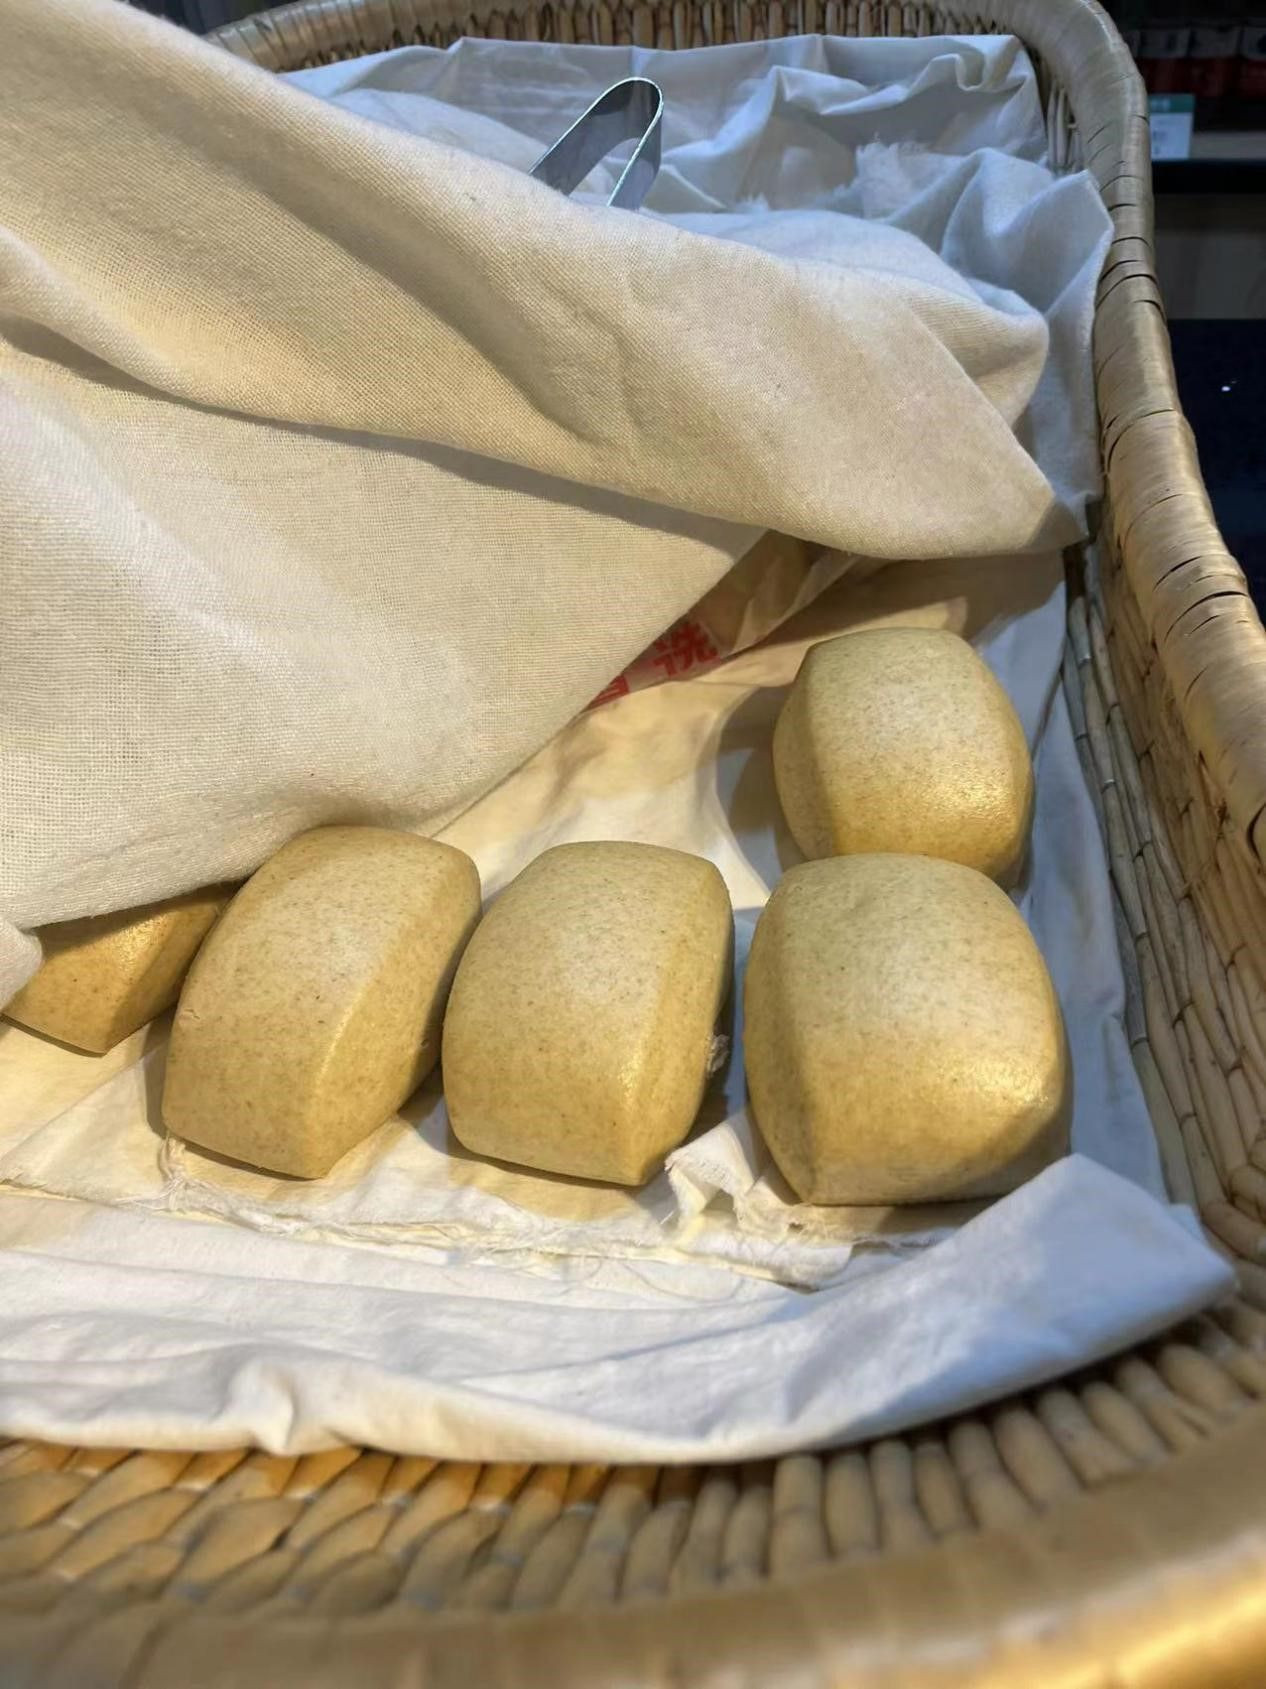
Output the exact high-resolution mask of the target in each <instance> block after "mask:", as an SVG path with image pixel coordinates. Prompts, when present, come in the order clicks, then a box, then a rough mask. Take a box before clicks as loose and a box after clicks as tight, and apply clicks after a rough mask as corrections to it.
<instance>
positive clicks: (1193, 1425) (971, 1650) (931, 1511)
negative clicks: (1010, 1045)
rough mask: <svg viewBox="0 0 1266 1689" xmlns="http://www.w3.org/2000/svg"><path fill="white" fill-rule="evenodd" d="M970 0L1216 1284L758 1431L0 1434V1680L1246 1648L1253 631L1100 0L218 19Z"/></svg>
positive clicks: (612, 35) (1155, 1038)
mask: <svg viewBox="0 0 1266 1689" xmlns="http://www.w3.org/2000/svg"><path fill="white" fill-rule="evenodd" d="M993 30H1005V31H1010V32H1013V33H1015V34H1017V35H1018V36H1019V37H1020V38H1021V39H1022V40H1023V41H1024V42H1025V43H1026V44H1027V45H1028V46H1029V48H1030V49H1031V50H1032V51H1033V53H1034V54H1035V56H1036V57H1037V59H1038V61H1039V66H1040V76H1041V79H1042V87H1043V91H1044V95H1045V97H1046V102H1047V114H1048V125H1049V135H1050V150H1051V157H1052V160H1053V162H1054V163H1055V165H1056V166H1057V167H1060V168H1080V167H1082V166H1084V167H1085V168H1087V169H1089V170H1090V171H1091V172H1092V173H1093V174H1094V176H1095V178H1096V180H1097V181H1098V183H1099V185H1100V188H1101V190H1102V193H1103V197H1104V201H1105V203H1106V205H1107V206H1108V208H1109V210H1110V212H1111V214H1112V218H1113V221H1114V224H1115V228H1116V238H1115V240H1114V242H1113V245H1112V248H1111V251H1110V253H1109V256H1108V259H1107V262H1106V266H1105V269H1104V273H1103V277H1102V281H1101V283H1100V288H1099V296H1098V308H1097V315H1096V323H1095V336H1094V363H1095V374H1096V380H1097V390H1098V399H1099V411H1100V423H1101V435H1102V448H1103V459H1104V464H1105V469H1106V496H1105V502H1104V506H1103V513H1102V522H1101V528H1100V533H1099V536H1098V538H1099V545H1098V562H1097V564H1096V565H1095V567H1094V568H1093V569H1083V568H1082V565H1081V562H1080V560H1079V559H1071V560H1070V588H1071V590H1070V597H1069V604H1070V613H1069V625H1068V641H1067V649H1066V661H1065V669H1064V685H1065V688H1066V692H1067V696H1068V700H1069V704H1070V707H1071V710H1072V715H1073V722H1074V727H1075V731H1076V735H1077V742H1078V745H1079V748H1080V751H1081V755H1082V760H1083V764H1084V767H1085V771H1086V776H1087V779H1088V782H1089V784H1090V788H1091V791H1092V793H1093V794H1094V796H1095V799H1096V804H1097V808H1098V813H1099V819H1100V823H1101V826H1102V829H1103V834H1104V838H1105V841H1106V844H1107V847H1108V853H1109V858H1110V862H1111V868H1112V874H1113V881H1114V885H1115V890H1116V905H1117V914H1118V925H1119V936H1120V943H1121V952H1122V957H1123V960H1124V964H1125V971H1126V978H1127V995H1128V1005H1127V1021H1128V1032H1129V1037H1130V1042H1131V1046H1132V1049H1133V1052H1134V1060H1135V1063H1136V1065H1137V1068H1138V1073H1139V1077H1140V1080H1141V1082H1142V1086H1143V1090H1144V1092H1145V1094H1146V1096H1147V1099H1148V1103H1149V1105H1150V1108H1151V1112H1152V1118H1153V1121H1154V1123H1155V1127H1156V1132H1157V1137H1158V1140H1159V1143H1160V1147H1161V1151H1162V1156H1163V1161H1164V1166H1165V1172H1166V1176H1167V1179H1168V1182H1169V1187H1170V1191H1171V1194H1172V1195H1173V1197H1174V1198H1175V1199H1176V1200H1180V1201H1185V1202H1189V1203H1191V1204H1192V1205H1193V1206H1194V1207H1195V1208H1196V1209H1197V1210H1198V1212H1199V1213H1200V1215H1201V1216H1202V1218H1203V1221H1204V1223H1205V1226H1206V1228H1207V1229H1208V1232H1209V1234H1210V1236H1211V1237H1212V1239H1213V1240H1214V1241H1215V1242H1216V1243H1217V1244H1218V1246H1219V1247H1221V1248H1223V1249H1224V1250H1225V1251H1226V1252H1227V1253H1228V1254H1229V1255H1231V1256H1232V1257H1233V1258H1234V1259H1235V1260H1236V1262H1237V1264H1238V1267H1239V1273H1240V1287H1241V1288H1240V1294H1239V1296H1238V1297H1237V1298H1236V1299H1235V1300H1234V1301H1233V1302H1232V1303H1231V1304H1230V1305H1228V1306H1227V1307H1225V1308H1222V1309H1219V1310H1217V1311H1216V1312H1215V1313H1214V1314H1212V1315H1210V1316H1207V1317H1204V1318H1201V1319H1199V1320H1197V1321H1195V1322H1194V1323H1190V1324H1188V1325H1187V1326H1185V1327H1183V1328H1181V1329H1179V1330H1176V1331H1174V1332H1172V1333H1170V1334H1169V1335H1168V1336H1167V1337H1165V1338H1164V1339H1163V1340H1160V1341H1157V1342H1155V1343H1151V1344H1148V1345H1146V1346H1145V1347H1143V1348H1141V1349H1139V1350H1137V1351H1136V1352H1134V1353H1132V1354H1129V1355H1126V1356H1124V1357H1122V1358H1120V1359H1118V1360H1117V1361H1116V1362H1114V1363H1111V1364H1109V1365H1105V1366H1101V1367H1099V1368H1096V1369H1094V1370H1093V1371H1091V1372H1088V1373H1086V1374H1082V1375H1078V1376H1075V1377H1070V1378H1067V1379H1065V1380H1062V1381H1061V1382H1059V1383H1058V1384H1056V1385H1054V1386H1052V1387H1049V1388H1046V1389H1042V1390H1038V1391H1036V1392H1032V1393H1030V1394H1028V1395H1026V1396H1024V1397H1020V1398H1015V1399H1012V1400H1009V1401H1005V1402H1002V1403H1000V1404H997V1405H995V1406H993V1407H991V1408H989V1409H988V1410H987V1411H982V1412H980V1413H978V1414H977V1415H975V1416H972V1417H969V1418H960V1419H958V1420H955V1421H953V1422H950V1423H944V1424H938V1425H933V1426H930V1427H928V1428H926V1429H924V1430H921V1431H919V1432H917V1433H914V1434H912V1435H910V1436H908V1437H901V1438H889V1439H886V1440H884V1441H882V1442H878V1443H874V1444H872V1445H870V1446H868V1447H862V1448H855V1449H848V1450H843V1451H835V1452H832V1451H828V1452H825V1453H822V1454H816V1455H802V1456H796V1457H793V1458H788V1459H784V1460H780V1461H777V1462H772V1463H761V1464H757V1465H752V1466H744V1467H726V1466H717V1467H691V1468H663V1469H655V1468H650V1467H618V1468H598V1467H593V1466H586V1465H577V1466H571V1467H566V1466H539V1467H526V1466H513V1465H489V1466H479V1465H473V1464H462V1463H453V1462H438V1461H430V1460H423V1459H417V1458H393V1457H391V1456H390V1455H387V1454H382V1453H379V1452H376V1451H373V1450H363V1449H351V1448H348V1449H342V1450H337V1451H334V1452H331V1453H328V1454H322V1455H315V1456H308V1457H306V1458H303V1459H297V1460H296V1459H285V1458H279V1457H275V1456H267V1455H264V1454H262V1453H260V1452H259V1451H254V1452H251V1451H247V1450H231V1451H224V1452H216V1453H203V1454H196V1455H194V1454H179V1453H153V1452H144V1451H129V1450H124V1449H115V1450H101V1449H68V1448H58V1447H52V1446H48V1445H33V1444H28V1443H10V1444H7V1445H0V1682H3V1683H4V1684H6V1685H8V1684H11V1683H18V1682H21V1683H27V1682H40V1683H64V1684H67V1685H84V1684H93V1685H96V1684H123V1683H126V1684H128V1685H129V1686H134V1689H154V1686H156V1685H159V1684H179V1685H182V1686H194V1685H197V1684H202V1683H228V1682H232V1683H234V1684H239V1683H240V1684H248V1683H252V1684H253V1683H261V1684H281V1683H291V1682H295V1683H303V1684H305V1685H320V1684H342V1683H346V1682H349V1681H353V1680H355V1681H356V1682H358V1683H360V1684H364V1685H366V1686H371V1685H375V1684H379V1683H381V1684H393V1685H394V1684H400V1685H404V1684H417V1685H422V1684H426V1685H447V1684H449V1683H454V1684H457V1683H460V1684H461V1685H462V1686H463V1689H469V1686H471V1685H477V1686H480V1689H482V1686H483V1685H493V1684H497V1685H503V1684H504V1685H506V1686H507V1689H508V1686H510V1685H524V1686H533V1689H534V1686H536V1685H542V1684H549V1685H550V1686H551V1689H564V1686H565V1685H573V1684H575V1685H581V1684H583V1685H586V1686H588V1685H596V1684H607V1683H612V1684H614V1683H617V1682H618V1683H619V1684H621V1685H655V1686H661V1685H662V1686H663V1689H667V1686H668V1685H670V1684H673V1685H692V1686H693V1685H706V1684H716V1685H721V1684H724V1685H726V1686H739V1685H744V1684H753V1685H755V1684H761V1685H765V1684H776V1685H779V1686H782V1685H786V1686H788V1689H790V1686H792V1685H796V1686H806V1689H807V1686H816V1685H827V1684H832V1685H858V1686H860V1685H866V1686H879V1685H883V1686H885V1689H890V1686H892V1685H898V1684H907V1683H908V1684H914V1685H925V1684H935V1685H938V1686H949V1685H958V1684H969V1683H970V1684H989V1685H1013V1684H1019V1683H1021V1682H1023V1683H1027V1684H1032V1683H1039V1684H1060V1685H1064V1684H1069V1685H1071V1684H1073V1683H1075V1684H1077V1685H1078V1686H1079V1689H1091V1686H1094V1685H1102V1686H1105V1689H1106V1686H1108V1685H1113V1686H1120V1685H1126V1684H1129V1685H1134V1686H1137V1689H1144V1686H1160V1685H1166V1686H1174V1685H1190V1686H1192V1689H1216V1686H1218V1685H1228V1686H1230V1685H1234V1686H1237V1689H1260V1686H1262V1685H1266V1312H1263V1311H1262V1310H1263V1309H1266V1129H1264V1127H1263V1121H1264V1120H1266V986H1264V983H1263V982H1264V981H1266V897H1264V895H1263V888H1264V883H1266V882H1264V881H1263V875H1262V862H1261V851H1262V847H1263V844H1264V843H1266V823H1263V821H1262V816H1263V810H1264V808H1266V733H1263V731H1262V730H1261V724H1262V722H1263V717H1264V714H1266V712H1264V709H1263V706H1264V705H1266V635H1264V634H1263V631H1262V627H1261V625H1260V623H1259V621H1258V618H1257V615H1256V613H1255V611H1254V609H1253V605H1252V602H1251V600H1250V598H1249V596H1248V594H1247V590H1246V587H1245V582H1244V578H1243V576H1242V574H1241V572H1240V570H1239V569H1238V567H1237V566H1236V564H1235V562H1234V561H1233V560H1232V558H1231V557H1230V556H1229V555H1228V554H1227V552H1226V550H1225V548H1224V546H1223V544H1222V541H1221V539H1220V536H1219V534H1218V531H1217V527H1216V525H1215V523H1214V521H1213V517H1212V514H1211V512H1210V508H1209V504H1208V500H1207V497H1206V494H1205V491H1204V487H1203V485H1202V483H1201V479H1200V472H1199V467H1198V463H1197V458H1196V451H1195V445H1194V441H1193V439H1192V435H1191V432H1190V430H1189V429H1188V427H1187V424H1186V422H1185V421H1184V419H1183V417H1182V414H1181V411H1180V409H1179V406H1178V401H1177V398H1176V395H1175V389H1174V379H1173V370H1172V366H1171V362H1170V356H1169V345H1168V337H1167V333H1166V327H1165V319H1164V315H1163V310H1162V305H1161V299H1160V294H1159V291H1158V288H1157V284H1156V277H1155V269H1154V262H1153V247H1152V203H1151V187H1150V165H1149V154H1148V127H1147V115H1146V109H1147V108H1146V101H1145V97H1144V94H1143V90H1142V86H1141V84H1140V82H1139V79H1138V76H1137V74H1136V72H1135V70H1134V67H1133V64H1132V62H1131V60H1130V58H1129V55H1128V53H1127V51H1126V49H1125V47H1124V45H1123V44H1122V42H1121V40H1120V39H1119V37H1118V36H1117V35H1116V34H1115V32H1114V30H1113V28H1112V25H1111V24H1110V23H1109V21H1108V20H1107V18H1106V17H1105V15H1104V14H1103V13H1102V12H1101V11H1100V10H1099V8H1098V7H1097V6H1096V5H1095V4H1093V0H977V3H976V4H973V5H970V6H968V7H966V8H965V9H961V10H960V9H958V8H956V7H953V6H950V7H940V6H937V7H931V6H923V5H894V4H878V3H870V4H868V3H866V0H860V3H859V0H659V3H657V4H640V3H638V4H632V5H629V4H615V5H612V4H608V3H607V0H597V3H594V4H579V5H575V4H567V3H562V4H550V5H540V6H538V5H532V4H526V5H520V6H517V7H516V8H515V9H508V8H507V9H505V10H494V11H488V12H486V13H485V12H481V13H480V14H479V15H477V16H476V15H473V14H471V13H469V12H468V11H467V10H466V9H465V8H464V7H462V6H459V5H453V4H447V5H446V4H445V3H444V0H436V3H429V0H307V3H300V4H297V5H290V6H286V7H283V8H282V9H280V10H279V11H275V12H272V13H268V14H265V15H263V16H260V17H257V18H254V19H251V20H248V21H246V22H243V23H240V24H237V25H233V26H230V27H228V28H225V29H223V30H221V31H220V32H219V35H218V40H219V42H220V44H221V45H222V46H223V47H224V48H226V49H227V50H228V51H231V52H234V53H237V54H240V55H241V56H243V57H245V58H248V59H253V60H254V61H255V62H257V63H258V64H261V65H263V66H265V67H266V68H268V69H271V70H274V71H278V70H287V69H295V68H298V67H299V66H302V65H311V64H316V63H326V62H331V61H334V60H338V59H344V58H349V57H353V56H355V55H358V54H361V53H366V52H373V51H378V50H381V49H384V48H388V47H393V46H401V45H407V44H409V43H414V42H422V43H426V44H429V45H432V46H439V47H443V46H446V45H448V44H449V43H451V42H452V41H454V40H456V39H457V38H458V37H459V36H460V35H463V34H466V35H486V36H497V37H508V38H510V39H523V40H558V41H575V42H596V43H605V44H609V45H621V44H629V43H635V44H637V45H639V46H647V47H666V48H667V47H692V46H700V45H706V44H710V43H718V42H726V41H744V40H755V39H761V38H764V37H768V36H780V35H787V34H799V33H802V32H814V31H821V32H824V33H835V34H849V35H864V34H906V35H910V34H928V33H942V32H963V31H971V32H981V31H993Z"/></svg>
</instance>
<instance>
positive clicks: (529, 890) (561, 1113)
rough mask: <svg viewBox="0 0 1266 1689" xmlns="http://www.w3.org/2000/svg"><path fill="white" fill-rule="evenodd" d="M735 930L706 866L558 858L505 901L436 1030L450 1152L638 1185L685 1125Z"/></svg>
mask: <svg viewBox="0 0 1266 1689" xmlns="http://www.w3.org/2000/svg"><path fill="white" fill-rule="evenodd" d="M732 942H733V920H732V915H731V910H730V898H729V893H728V891H727V890H726V887H725V882H724V880H723V879H722V878H721V876H720V874H719V873H718V872H717V870H716V869H715V868H714V867H713V866H712V864H711V863H710V862H706V861H704V859H703V858H702V857H699V856H691V855H688V854H687V853H686V852H684V851H680V850H666V849H663V848H661V847H660V846H658V845H647V844H620V843H607V842H601V843H593V844H567V845H558V846H556V847H555V848H554V849H552V850H547V851H545V852H544V854H543V855H541V856H538V857H537V858H536V860H535V861H534V862H532V863H530V864H529V866H528V867H527V868H525V869H524V870H523V872H522V873H521V874H520V875H519V876H518V878H517V879H516V880H514V881H513V883H512V884H511V885H509V886H508V887H507V888H506V890H505V891H503V892H502V893H501V895H500V897H498V898H497V900H496V902H495V903H494V904H493V905H492V907H491V909H490V910H489V911H488V914H487V916H486V917H485V919H484V921H483V924H482V925H481V926H480V928H479V931H478V932H477V933H476V934H475V936H474V938H473V939H472V941H471V944H470V947H469V949H468V950H467V951H466V954H465V956H464V957H463V958H462V964H461V967H460V968H459V969H458V972H457V979H456V980H455V982H454V984H453V995H452V998H451V1000H450V1002H449V1007H448V1015H447V1017H446V1019H445V1022H444V1092H445V1097H446V1100H447V1103H448V1112H449V1119H450V1121H451V1122H452V1127H453V1131H454V1133H455V1135H456V1137H457V1138H458V1140H459V1142H461V1143H462V1144H464V1145H465V1146H466V1148H467V1149H469V1150H473V1151H474V1152H475V1153H476V1154H477V1155H487V1156H492V1157H494V1158H496V1159H497V1160H499V1161H510V1162H516V1163H518V1164H520V1165H522V1166H525V1167H535V1168H539V1169H542V1170H544V1171H546V1172H550V1173H568V1174H571V1175H573V1176H574V1177H577V1178H583V1179H601V1180H606V1181H609V1182H611V1183H615V1184H622V1185H639V1184H643V1183H645V1181H646V1180H647V1179H649V1178H650V1177H651V1176H652V1175H653V1174H654V1173H656V1172H658V1170H659V1168H660V1165H661V1164H662V1162H663V1159H664V1157H665V1156H666V1155H667V1154H668V1152H669V1151H670V1150H672V1149H675V1148H676V1146H677V1145H678V1144H679V1143H680V1142H681V1141H682V1139H683V1138H684V1137H685V1136H686V1134H687V1133H688V1132H689V1130H690V1128H691V1126H692V1125H693V1124H694V1121H695V1117H696V1116H697V1114H698V1112H699V1105H700V1103H701V1101H702V1099H703V1092H704V1087H705V1085H706V1083H707V1077H708V1072H709V1068H710V1062H711V1057H712V1052H713V1044H714V1037H715V1030H716V1022H717V1017H718V1015H719V1013H720V1011H721V1007H722V1004H723V1002H724V1000H725V997H726V995H727V993H728V990H729V982H730V969H731V957H732Z"/></svg>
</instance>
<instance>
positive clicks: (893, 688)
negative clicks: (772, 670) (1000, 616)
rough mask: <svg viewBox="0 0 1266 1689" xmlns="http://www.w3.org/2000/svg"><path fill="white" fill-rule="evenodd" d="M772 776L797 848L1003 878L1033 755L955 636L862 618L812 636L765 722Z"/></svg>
mask: <svg viewBox="0 0 1266 1689" xmlns="http://www.w3.org/2000/svg"><path fill="white" fill-rule="evenodd" d="M774 778H775V781H776V783H777V787H778V797H779V801H780V802H781V804H782V808H783V813H784V814H785V815H786V818H787V824H788V826H789V827H790V828H791V832H792V836H793V837H794V838H795V841H796V843H797V844H798V845H799V846H800V849H801V850H802V851H803V852H804V854H805V855H806V856H807V857H810V858H814V857H822V856H847V855H852V854H855V853H859V852H873V851H899V852H903V853H913V854H917V855H920V856H939V857H943V858H945V860H946V861H949V862H961V863H962V864H963V865H964V866H965V867H968V868H976V869H979V871H980V872H981V873H982V874H988V875H989V877H990V878H991V879H994V880H997V881H998V882H999V884H1001V885H1011V884H1014V882H1015V880H1016V879H1017V878H1018V876H1019V873H1020V870H1021V867H1022V865H1023V862H1024V855H1025V850H1026V848H1027V843H1028V835H1029V824H1030V820H1031V817H1032V812H1033V766H1032V762H1031V760H1030V758H1029V748H1028V745H1027V743H1026V741H1025V737H1024V729H1023V728H1022V727H1021V725H1020V721H1019V718H1018V716H1017V715H1016V713H1015V709H1014V707H1013V706H1012V703H1011V700H1010V699H1009V698H1008V697H1007V694H1006V692H1005V691H1004V690H1003V688H1002V687H1001V686H1000V685H999V683H998V681H997V680H996V679H995V677H994V675H993V673H992V672H991V670H990V669H989V667H988V666H987V664H985V663H984V662H983V661H982V660H981V658H980V657H978V656H977V655H976V653H975V651H974V650H973V649H972V647H971V646H970V645H969V644H968V643H967V642H966V640H963V639H960V638H959V637H958V635H957V634H954V633H948V632H946V631H944V630H942V629H932V628H872V629H866V630H864V631H861V632H858V633H849V634H844V635H842V636H841V637H840V638H838V639H830V640H826V641H824V642H823V643H822V644H820V645H815V646H814V647H813V648H812V650H811V651H810V652H809V653H808V655H807V656H806V657H805V659H804V662H803V663H802V665H801V668H800V672H799V674H798V675H797V677H796V681H795V684H794V685H793V687H792V689H791V693H790V696H789V697H788V699H787V702H786V705H785V706H784V708H783V711H782V714H781V716H780V717H779V719H778V725H777V727H776V728H775V730H774Z"/></svg>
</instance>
